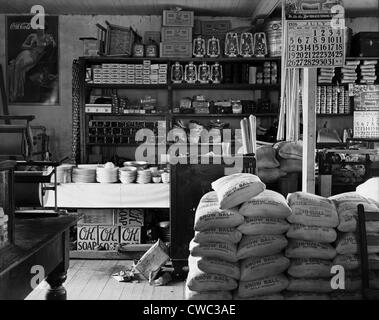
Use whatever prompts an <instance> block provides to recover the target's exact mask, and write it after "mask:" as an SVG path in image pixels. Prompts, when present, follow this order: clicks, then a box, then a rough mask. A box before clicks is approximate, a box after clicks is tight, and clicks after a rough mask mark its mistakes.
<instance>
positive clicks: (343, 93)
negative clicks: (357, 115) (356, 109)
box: [316, 86, 351, 114]
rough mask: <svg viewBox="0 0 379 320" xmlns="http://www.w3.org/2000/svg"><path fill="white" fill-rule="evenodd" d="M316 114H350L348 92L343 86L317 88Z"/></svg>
mask: <svg viewBox="0 0 379 320" xmlns="http://www.w3.org/2000/svg"><path fill="white" fill-rule="evenodd" d="M316 113H317V114H351V104H350V97H349V90H348V88H346V87H344V86H318V87H317V100H316Z"/></svg>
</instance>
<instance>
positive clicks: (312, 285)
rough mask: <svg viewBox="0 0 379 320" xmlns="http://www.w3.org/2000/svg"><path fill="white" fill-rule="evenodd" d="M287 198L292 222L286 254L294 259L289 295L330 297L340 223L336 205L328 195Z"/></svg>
mask: <svg viewBox="0 0 379 320" xmlns="http://www.w3.org/2000/svg"><path fill="white" fill-rule="evenodd" d="M287 201H288V204H289V206H290V208H291V211H292V213H291V215H290V216H289V217H288V218H287V220H288V221H289V222H290V224H291V225H290V228H289V230H288V232H287V238H288V239H289V240H288V241H289V244H288V247H287V248H286V251H285V256H286V257H287V258H289V259H290V260H291V262H290V266H289V268H288V275H289V277H290V279H289V285H288V288H287V292H286V299H288V300H328V299H330V293H331V292H332V291H333V289H332V286H331V278H332V274H331V270H332V266H333V259H334V258H335V256H336V250H335V248H334V247H333V246H332V243H333V242H335V240H336V238H337V232H336V230H335V228H336V227H337V226H338V223H339V220H338V215H337V210H336V207H335V205H334V203H333V202H332V201H331V200H329V199H326V198H323V197H320V196H316V195H313V194H308V193H304V192H295V193H292V194H289V195H288V197H287Z"/></svg>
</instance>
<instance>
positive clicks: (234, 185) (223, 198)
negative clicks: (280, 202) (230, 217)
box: [212, 173, 266, 209]
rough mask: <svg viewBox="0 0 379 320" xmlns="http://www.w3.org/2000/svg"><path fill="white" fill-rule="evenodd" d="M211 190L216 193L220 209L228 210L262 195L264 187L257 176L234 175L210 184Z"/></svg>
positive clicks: (247, 174) (246, 174)
mask: <svg viewBox="0 0 379 320" xmlns="http://www.w3.org/2000/svg"><path fill="white" fill-rule="evenodd" d="M212 189H213V190H215V191H216V192H217V197H218V200H219V203H220V208H221V209H230V208H234V207H237V206H239V205H240V204H242V203H244V202H246V201H248V200H249V199H251V198H252V197H255V196H257V195H258V194H260V193H262V192H263V191H264V190H265V189H266V186H265V184H264V183H263V182H262V181H261V180H260V179H259V177H258V176H255V175H253V174H249V173H236V174H232V175H230V176H225V177H223V178H220V179H218V180H216V181H214V182H212Z"/></svg>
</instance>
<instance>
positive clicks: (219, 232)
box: [186, 173, 291, 300]
mask: <svg viewBox="0 0 379 320" xmlns="http://www.w3.org/2000/svg"><path fill="white" fill-rule="evenodd" d="M212 188H213V189H214V190H215V191H213V192H210V193H208V194H206V195H204V196H203V198H202V199H201V200H200V203H199V206H198V208H197V210H196V214H195V226H194V229H195V236H194V239H193V240H192V241H191V243H190V256H189V259H188V262H189V273H188V277H187V281H186V299H196V300H200V299H204V300H230V299H233V298H234V299H244V300H246V299H257V300H267V299H273V300H279V299H283V296H282V295H281V294H280V293H281V292H282V291H283V290H285V289H286V288H287V286H288V279H287V277H286V276H285V275H284V272H285V271H286V269H287V268H288V266H289V259H287V258H286V257H284V255H283V250H284V249H285V248H286V246H287V244H288V241H287V240H286V238H285V236H284V234H285V233H286V232H287V231H288V229H289V224H288V222H287V221H286V218H287V217H288V216H289V215H290V214H291V210H290V208H289V206H288V205H287V203H286V200H285V198H284V197H283V196H282V195H280V194H278V193H276V192H274V191H269V190H265V189H266V186H265V184H264V183H263V182H262V181H261V180H260V179H259V177H257V176H255V175H252V174H245V173H241V174H234V175H230V176H226V177H223V178H221V179H218V180H217V181H215V182H213V183H212Z"/></svg>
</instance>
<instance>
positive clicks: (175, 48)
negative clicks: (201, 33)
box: [160, 10, 194, 58]
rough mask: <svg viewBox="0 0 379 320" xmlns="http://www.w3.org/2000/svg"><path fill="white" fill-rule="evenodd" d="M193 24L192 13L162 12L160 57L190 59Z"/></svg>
mask: <svg viewBox="0 0 379 320" xmlns="http://www.w3.org/2000/svg"><path fill="white" fill-rule="evenodd" d="M193 24H194V13H193V11H172V10H163V27H162V32H161V39H162V42H161V44H160V56H161V57H166V58H167V57H181V58H190V57H191V56H192V28H193Z"/></svg>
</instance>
